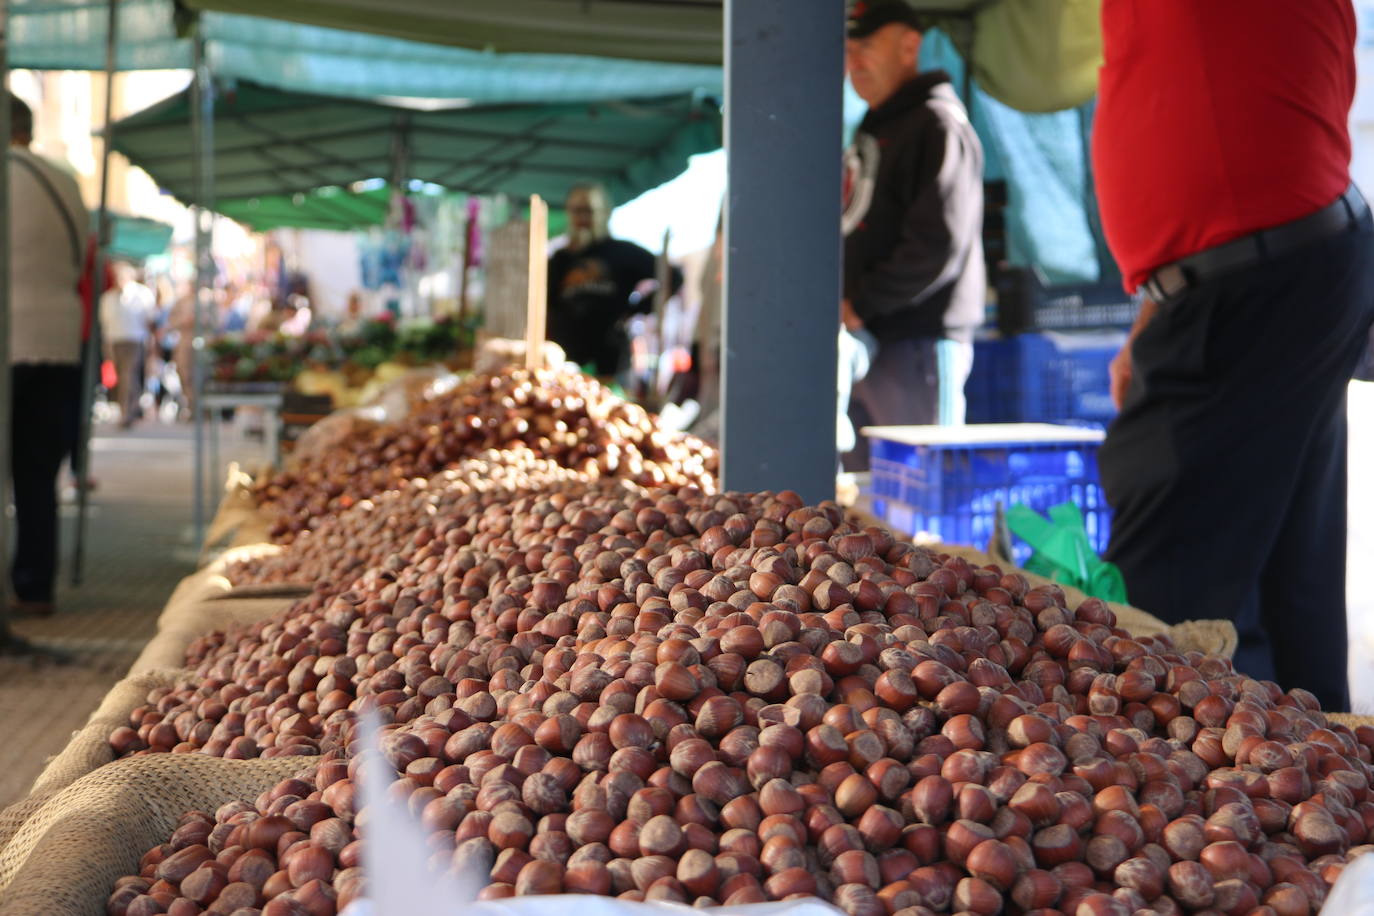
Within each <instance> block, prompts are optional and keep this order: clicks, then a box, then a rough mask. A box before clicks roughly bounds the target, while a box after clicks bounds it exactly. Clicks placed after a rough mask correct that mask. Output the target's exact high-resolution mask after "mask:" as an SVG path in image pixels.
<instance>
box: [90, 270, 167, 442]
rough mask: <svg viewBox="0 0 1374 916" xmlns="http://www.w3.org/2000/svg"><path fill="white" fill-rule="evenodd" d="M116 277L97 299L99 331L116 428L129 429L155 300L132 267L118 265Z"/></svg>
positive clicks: (139, 393) (139, 392) (135, 416)
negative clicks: (110, 373)
mask: <svg viewBox="0 0 1374 916" xmlns="http://www.w3.org/2000/svg"><path fill="white" fill-rule="evenodd" d="M115 276H116V283H115V286H114V287H113V288H111V289H109V290H107V291H106V292H105V294H104V295H103V296H101V297H100V327H101V330H102V332H103V333H104V337H105V347H106V350H107V352H108V355H109V359H110V361H111V362H113V363H114V368H115V390H114V402H115V403H116V404H118V405H119V411H120V418H119V425H120V426H121V427H122V428H124V429H128V428H129V427H130V426H132V425H133V423H134V421H135V420H136V419H138V416H139V412H140V408H139V399H140V398H142V397H143V367H144V358H145V351H146V349H147V346H148V342H149V340H150V339H151V338H152V331H153V324H154V322H155V321H156V319H157V299H156V297H154V296H153V291H152V290H151V289H149V288H148V287H147V286H146V285H145V284H144V283H143V279H142V277H141V275H140V272H139V270H138V268H137V267H135V266H134V265H133V264H129V263H127V262H121V263H119V264H118V265H117V266H116V268H115Z"/></svg>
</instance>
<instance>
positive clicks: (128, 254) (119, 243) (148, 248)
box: [91, 213, 172, 261]
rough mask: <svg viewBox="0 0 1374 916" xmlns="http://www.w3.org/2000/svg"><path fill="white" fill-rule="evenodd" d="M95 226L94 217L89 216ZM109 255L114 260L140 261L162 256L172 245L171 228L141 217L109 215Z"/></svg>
mask: <svg viewBox="0 0 1374 916" xmlns="http://www.w3.org/2000/svg"><path fill="white" fill-rule="evenodd" d="M91 224H92V225H95V216H94V214H92V216H91ZM110 230H111V231H110V245H109V254H110V256H111V257H116V258H129V259H130V260H134V261H141V260H143V259H144V258H151V257H152V256H154V255H158V254H162V253H164V252H165V251H166V250H167V247H168V246H169V245H170V244H171V243H172V227H171V226H169V225H168V224H166V223H163V222H158V221H157V220H155V219H148V218H146V217H142V216H126V215H125V214H123V213H111V214H110Z"/></svg>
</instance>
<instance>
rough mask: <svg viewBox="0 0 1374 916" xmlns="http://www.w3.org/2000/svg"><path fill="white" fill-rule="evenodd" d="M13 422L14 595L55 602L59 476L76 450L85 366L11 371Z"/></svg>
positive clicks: (37, 366)
mask: <svg viewBox="0 0 1374 916" xmlns="http://www.w3.org/2000/svg"><path fill="white" fill-rule="evenodd" d="M10 378H11V379H12V380H13V391H14V421H13V424H12V425H11V428H10V461H11V462H12V467H13V471H12V474H13V476H14V516H15V550H14V564H13V566H12V568H11V575H12V577H13V578H12V580H11V581H12V582H13V584H14V593H15V595H16V596H17V597H18V598H20V599H21V600H24V601H51V600H52V596H53V586H54V584H55V582H56V579H57V472H58V470H59V468H61V466H62V459H63V457H65V456H66V454H67V453H68V452H69V451H70V450H71V448H72V445H73V443H72V442H71V441H70V440H71V421H70V416H71V414H72V412H73V411H74V410H75V408H74V407H73V406H72V405H73V402H74V401H77V400H79V398H80V395H81V367H80V366H77V365H71V366H68V365H57V364H47V363H17V364H15V365H14V366H13V367H12V368H11V370H10Z"/></svg>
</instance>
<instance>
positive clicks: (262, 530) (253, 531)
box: [229, 509, 274, 550]
mask: <svg viewBox="0 0 1374 916" xmlns="http://www.w3.org/2000/svg"><path fill="white" fill-rule="evenodd" d="M273 524H274V520H273V519H272V517H271V516H269V515H267V514H266V513H265V512H263V511H261V510H258V509H255V510H254V511H253V514H252V515H251V516H250V517H248V518H246V519H244V520H243V522H242V524H240V525H239V526H238V530H237V531H235V532H234V537H233V539H232V540H230V541H229V547H230V549H231V550H232V549H234V548H236V547H252V546H255V545H257V544H269V543H271V541H272V525H273Z"/></svg>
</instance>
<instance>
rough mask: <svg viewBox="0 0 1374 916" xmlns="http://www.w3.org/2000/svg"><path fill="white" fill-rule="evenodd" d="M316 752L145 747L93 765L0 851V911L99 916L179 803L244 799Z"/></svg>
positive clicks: (202, 806) (214, 804) (163, 835)
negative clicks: (271, 754)
mask: <svg viewBox="0 0 1374 916" xmlns="http://www.w3.org/2000/svg"><path fill="white" fill-rule="evenodd" d="M317 760H318V758H312V757H287V758H278V759H274V760H222V759H220V758H217V757H203V756H201V755H199V754H148V755H145V756H142V757H130V758H127V759H125V760H119V761H116V762H115V763H112V764H110V765H109V766H105V767H101V768H100V769H99V770H97V771H95V772H94V773H91V774H89V775H87V776H85V777H83V778H81V779H79V780H77V781H76V782H74V783H73V784H72V785H70V786H68V787H67V788H66V789H64V790H62V791H61V792H59V793H58V794H56V795H55V796H53V797H51V798H50V799H48V800H47V802H45V803H44V804H43V805H42V806H41V807H40V808H39V809H38V810H37V811H35V812H33V814H32V815H31V816H30V817H29V818H28V819H26V820H25V822H24V823H23V825H22V826H21V827H20V828H19V830H18V831H17V832H16V833H15V834H14V837H13V838H12V839H11V840H10V842H9V843H8V844H7V845H6V846H5V847H4V848H3V849H0V913H4V914H5V916H53V914H58V913H61V914H63V916H101V914H103V913H104V912H105V901H106V900H107V899H108V897H109V895H110V893H111V892H112V891H113V888H114V882H115V880H116V879H117V878H119V877H121V876H123V875H129V874H134V873H136V872H137V871H138V860H139V858H140V857H141V856H142V855H143V853H145V852H147V851H148V850H149V849H151V848H153V847H154V846H157V845H158V844H160V843H165V842H166V841H167V838H168V837H170V836H171V834H172V831H173V830H175V829H176V825H177V822H178V820H180V818H181V816H182V815H183V814H185V813H186V812H187V811H192V810H201V811H209V812H213V811H214V810H215V809H216V808H218V807H219V806H220V805H222V804H224V803H226V802H229V801H232V800H234V799H245V800H252V799H253V798H255V797H256V796H257V795H259V794H260V793H261V792H263V791H264V790H266V789H269V788H271V787H272V786H273V785H275V784H276V783H277V782H279V781H280V780H282V779H285V778H288V777H290V776H293V775H296V774H298V773H301V772H302V771H304V770H307V769H309V768H310V767H312V766H314V764H315V763H316V762H317Z"/></svg>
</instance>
